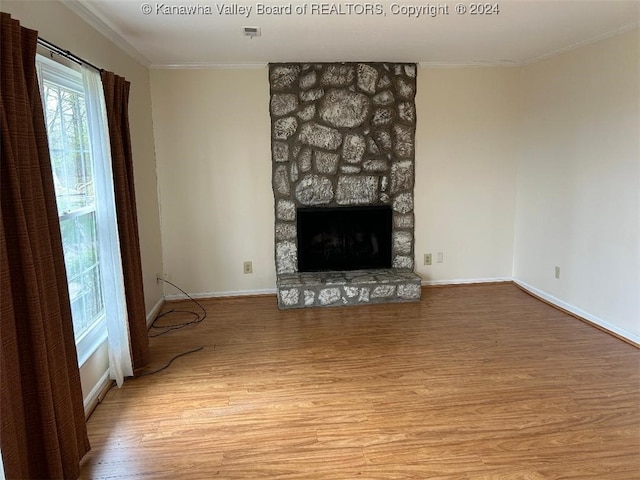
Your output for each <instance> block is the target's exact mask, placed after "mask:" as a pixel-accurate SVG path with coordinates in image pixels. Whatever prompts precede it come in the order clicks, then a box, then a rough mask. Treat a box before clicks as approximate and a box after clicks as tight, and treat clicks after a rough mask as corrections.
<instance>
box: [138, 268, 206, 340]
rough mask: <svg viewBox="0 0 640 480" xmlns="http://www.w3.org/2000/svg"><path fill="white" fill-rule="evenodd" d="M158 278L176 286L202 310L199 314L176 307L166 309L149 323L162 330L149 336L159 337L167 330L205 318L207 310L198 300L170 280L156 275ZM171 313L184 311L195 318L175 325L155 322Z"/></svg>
mask: <svg viewBox="0 0 640 480" xmlns="http://www.w3.org/2000/svg"><path fill="white" fill-rule="evenodd" d="M158 280H162V281H163V282H165V283H168V284H169V285H171V286H172V287H174V288H176V289H177V290H179V291H181V292H182V293H183V294H184V295H186V296H187V298H188V299H189V300H191V301H192V302H193V303H195V304H196V305H197V306H198V307H200V310H202V316H200V314H199V313H197V312H193V311H191V310H176V309H173V308H172V309H171V310H168V311H166V312H163V313H161V314H160V315H158V316H157V317H156V318H155V320H154V321H153V323H152V324H151V328H156V329H164V331H162V332H160V333H157V334H155V335H149V337H150V338H154V337H159V336H160V335H164V334H165V333H169V332H171V331H173V330H179V329H181V328H184V327H188V326H189V325H195V324H197V323H200V322H202V321H203V320H204V319H205V318H207V311H206V310H205V308H204V307H203V306H202V305H201V304H200V302H198V301H197V300H196V299H195V298H193V297H192V296H191V295H189V294H188V293H187V292H185V291H184V290H183V289H181V288H180V287H179V286H177V285H176V284H175V283H172V282H170V281H169V280H165V279H164V278H160V277H158ZM171 313H186V314H189V315H194V316H195V318H194V319H193V320H191V321H190V322H184V323H178V324H175V325H156V322H157V321H158V320H159V319H161V318H162V317H164V316H166V315H169V314H171Z"/></svg>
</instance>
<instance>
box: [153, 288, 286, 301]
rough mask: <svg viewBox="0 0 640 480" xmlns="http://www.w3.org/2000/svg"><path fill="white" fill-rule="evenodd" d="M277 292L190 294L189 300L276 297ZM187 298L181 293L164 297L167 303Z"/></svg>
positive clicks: (251, 291)
mask: <svg viewBox="0 0 640 480" xmlns="http://www.w3.org/2000/svg"><path fill="white" fill-rule="evenodd" d="M277 293H278V291H277V290H276V289H275V288H265V289H261V290H238V291H230V292H204V293H190V294H189V295H190V296H191V298H197V299H201V298H202V299H205V298H232V297H261V296H264V295H276V294H277ZM188 298H189V297H187V296H186V295H184V294H182V293H178V294H171V295H165V296H164V299H165V300H167V301H172V300H187V299H188Z"/></svg>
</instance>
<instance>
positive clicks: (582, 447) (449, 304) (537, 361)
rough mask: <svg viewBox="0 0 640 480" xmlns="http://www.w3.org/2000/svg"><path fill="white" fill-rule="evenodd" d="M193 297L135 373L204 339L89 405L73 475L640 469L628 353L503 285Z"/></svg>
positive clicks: (604, 472) (635, 358)
mask: <svg viewBox="0 0 640 480" xmlns="http://www.w3.org/2000/svg"><path fill="white" fill-rule="evenodd" d="M202 303H203V305H204V306H205V307H206V310H207V315H208V316H207V318H206V320H204V322H202V323H201V324H198V325H194V326H190V327H187V328H184V329H181V330H176V331H174V332H172V333H169V334H167V335H163V336H160V337H157V338H154V339H152V341H151V349H152V357H153V361H152V364H151V365H149V367H147V368H146V370H147V371H150V370H153V369H155V368H158V367H160V366H162V365H164V364H165V363H166V362H167V361H168V360H169V359H171V358H172V357H173V356H174V355H176V354H178V353H181V352H184V351H187V350H190V349H194V348H197V347H204V348H203V349H202V350H201V351H198V352H196V353H192V354H190V355H187V356H184V357H181V358H178V359H176V360H175V362H174V363H173V364H172V365H171V366H170V367H169V368H167V369H166V370H164V371H162V372H160V373H157V374H155V375H149V376H145V377H140V378H135V379H130V380H127V381H126V382H125V385H124V386H123V387H122V388H120V389H118V388H112V389H111V390H110V391H109V393H108V394H107V395H106V397H105V399H104V401H103V403H102V404H100V405H99V406H98V407H97V409H96V410H95V412H94V413H93V415H92V416H91V418H90V419H89V422H88V430H89V439H90V441H91V445H92V451H91V452H90V453H89V454H88V455H87V456H86V457H85V459H84V460H83V464H82V478H94V479H98V478H109V479H116V478H128V479H215V478H224V479H251V478H265V479H271V478H278V479H408V478H415V479H488V480H496V479H534V480H535V479H560V478H562V479H599V480H602V479H625V480H631V479H640V368H639V367H640V350H638V349H637V348H635V347H633V346H631V345H629V344H626V343H624V342H623V341H621V340H619V339H617V338H614V337H613V336H610V335H608V334H606V333H604V332H602V331H600V330H598V329H596V328H594V327H592V326H590V325H587V324H585V323H583V322H581V321H579V320H577V319H575V318H573V317H571V316H569V315H566V314H564V313H562V312H560V311H558V310H556V309H554V308H552V307H550V306H548V305H546V304H544V303H542V302H540V301H539V300H537V299H535V298H533V297H531V296H529V295H528V294H526V293H524V292H523V291H521V290H520V289H518V288H517V287H516V286H514V285H513V284H510V283H505V284H495V285H470V286H452V287H440V288H425V289H423V298H422V301H421V302H420V303H409V304H387V305H375V306H358V307H340V308H321V309H302V310H295V311H292V310H289V311H279V310H278V309H277V306H276V299H275V296H263V297H247V298H233V299H212V300H205V301H202ZM164 308H165V310H167V309H169V308H188V309H197V308H196V307H192V306H191V305H190V304H189V303H187V302H181V303H171V304H167V305H165V307H164ZM191 318H192V316H190V315H187V314H182V315H180V314H174V315H171V316H168V317H165V318H162V319H161V321H160V322H159V323H164V324H168V323H176V322H179V321H183V320H190V319H191ZM151 333H152V334H154V333H158V331H157V330H152V332H151Z"/></svg>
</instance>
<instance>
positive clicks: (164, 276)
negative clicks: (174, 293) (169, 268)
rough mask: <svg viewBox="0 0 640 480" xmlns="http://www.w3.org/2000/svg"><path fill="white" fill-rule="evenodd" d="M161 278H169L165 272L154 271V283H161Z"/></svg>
mask: <svg viewBox="0 0 640 480" xmlns="http://www.w3.org/2000/svg"><path fill="white" fill-rule="evenodd" d="M162 280H169V275H168V274H167V273H156V283H162Z"/></svg>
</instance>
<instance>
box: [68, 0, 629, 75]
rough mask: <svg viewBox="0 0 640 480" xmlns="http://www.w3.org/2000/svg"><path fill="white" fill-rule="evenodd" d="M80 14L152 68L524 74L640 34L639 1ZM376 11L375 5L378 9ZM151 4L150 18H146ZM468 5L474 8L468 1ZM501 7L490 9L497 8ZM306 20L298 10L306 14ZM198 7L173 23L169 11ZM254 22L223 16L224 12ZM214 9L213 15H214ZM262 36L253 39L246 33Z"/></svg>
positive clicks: (119, 8)
mask: <svg viewBox="0 0 640 480" xmlns="http://www.w3.org/2000/svg"><path fill="white" fill-rule="evenodd" d="M63 1H64V3H65V4H66V5H67V6H68V7H70V8H71V9H72V10H73V11H75V12H76V13H78V14H79V15H80V16H82V17H83V18H85V19H86V20H88V21H89V22H90V23H92V24H93V25H94V26H95V27H96V28H98V29H99V30H100V31H101V32H102V33H104V34H105V35H107V36H108V37H109V38H111V39H112V40H114V41H115V42H116V43H118V44H119V45H120V46H121V47H123V48H125V49H126V50H127V51H128V52H129V53H131V54H132V55H134V56H135V57H136V58H137V59H139V60H140V61H142V62H143V63H145V64H146V65H149V66H151V67H152V68H172V67H173V68H197V67H203V68H204V67H217V66H221V67H224V66H251V65H264V64H266V63H269V62H340V61H393V62H419V63H422V64H426V65H521V64H526V63H529V62H532V61H535V60H537V59H540V58H544V57H546V56H550V55H553V54H555V53H559V52H562V51H565V50H568V49H571V48H574V47H576V46H579V45H582V44H586V43H589V42H592V41H595V40H598V39H600V38H604V37H606V36H609V35H612V34H615V33H619V32H622V31H625V30H628V29H631V28H634V27H637V26H638V23H639V19H640V0H635V1H612V0H607V1H601V0H589V1H583V0H565V1H546V0H538V1H520V0H507V1H499V2H497V4H498V5H499V13H498V14H492V15H471V14H470V13H468V12H467V13H466V14H464V15H460V14H457V13H456V11H455V6H456V4H457V3H458V2H425V1H424V0H413V1H407V0H397V1H391V0H378V1H379V2H380V3H379V5H380V7H379V8H381V9H382V10H383V14H380V15H358V14H356V13H351V14H349V13H348V9H349V5H352V6H353V7H351V8H354V9H355V8H358V9H360V8H363V7H364V6H365V5H375V3H371V2H362V3H357V0H347V1H342V2H334V3H331V2H328V3H326V5H329V6H331V5H334V6H335V8H337V9H340V10H341V11H342V12H346V14H343V15H339V14H338V15H337V14H313V15H312V14H310V11H311V8H319V7H318V6H319V5H321V4H322V3H324V2H325V1H326V0H291V1H289V0H259V1H258V0H256V1H233V0H230V1H223V0H216V1H214V0H200V1H198V0H177V1H176V0H167V1H165V2H161V1H155V0H90V1H87V0H83V1H82V2H80V0H63ZM374 2H375V0H374ZM144 3H148V4H149V5H150V6H151V10H152V11H151V13H150V14H148V15H145V14H143V13H142V11H141V10H142V8H141V6H142V5H143V4H144ZM461 3H463V4H464V5H465V6H467V7H468V6H469V5H470V4H471V3H472V2H471V1H467V0H465V1H463V2H461ZM495 3H496V2H491V4H492V5H493V4H495ZM258 4H262V5H272V6H273V5H279V6H283V5H289V4H291V5H292V14H282V15H276V14H269V15H267V14H264V15H258V14H257V11H256V9H257V8H258ZM305 4H306V5H307V7H306V8H307V14H306V15H304V14H303V15H296V14H295V9H296V7H298V8H305V7H304V5H305ZM394 4H395V5H396V7H393V8H394V9H396V10H397V9H398V6H403V7H406V6H420V5H429V4H430V5H432V6H440V8H441V9H442V8H444V6H448V12H449V14H448V15H447V14H443V13H440V14H439V15H437V16H433V17H431V16H420V17H419V18H415V17H412V18H410V17H407V16H405V15H402V14H399V13H394V12H395V10H392V5H394ZM163 5H164V6H165V7H173V6H180V5H183V6H187V5H191V6H195V7H196V8H198V9H199V14H196V15H179V14H174V15H168V14H163V13H162V8H163V7H162V6H163ZM234 5H236V6H242V7H251V13H250V15H249V16H248V17H247V16H244V15H240V14H236V15H232V14H220V13H219V10H218V9H219V8H221V7H222V6H226V7H233V6H234ZM207 9H210V11H211V14H208V13H207V11H206V10H207ZM246 26H250V27H260V28H261V30H262V36H261V37H257V38H253V39H251V38H249V37H245V36H243V34H242V29H243V27H246Z"/></svg>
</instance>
